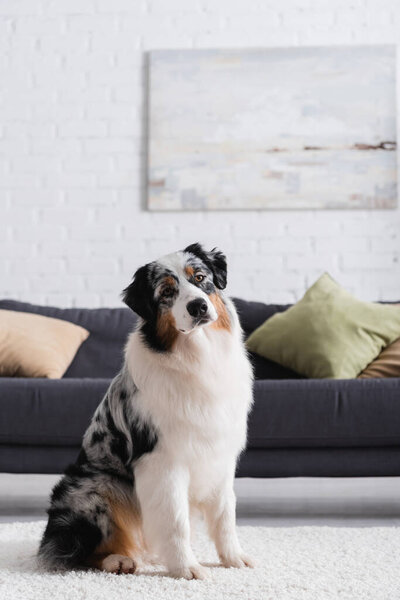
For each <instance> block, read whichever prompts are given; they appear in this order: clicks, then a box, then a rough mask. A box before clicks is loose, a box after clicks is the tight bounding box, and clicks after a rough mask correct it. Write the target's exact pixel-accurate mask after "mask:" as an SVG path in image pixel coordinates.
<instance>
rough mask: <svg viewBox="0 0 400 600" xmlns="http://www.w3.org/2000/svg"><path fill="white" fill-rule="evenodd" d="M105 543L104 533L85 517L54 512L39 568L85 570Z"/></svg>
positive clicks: (43, 543)
mask: <svg viewBox="0 0 400 600" xmlns="http://www.w3.org/2000/svg"><path fill="white" fill-rule="evenodd" d="M101 540H102V533H101V529H100V528H99V527H98V526H97V525H95V524H94V523H92V522H90V521H89V520H88V519H87V518H86V517H85V516H83V515H78V514H76V513H74V512H73V511H71V510H70V509H54V508H51V509H50V510H49V520H48V523H47V527H46V529H45V532H44V534H43V537H42V541H41V543H40V547H39V552H38V559H39V564H40V566H42V567H43V568H46V569H56V568H74V567H78V566H83V565H84V564H85V562H86V560H87V559H88V558H89V557H90V556H91V555H92V554H93V552H94V550H95V549H96V547H97V546H98V545H99V544H100V542H101Z"/></svg>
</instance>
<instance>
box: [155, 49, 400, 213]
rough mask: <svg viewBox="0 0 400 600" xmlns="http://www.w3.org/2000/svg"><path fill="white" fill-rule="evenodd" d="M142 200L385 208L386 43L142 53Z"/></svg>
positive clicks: (393, 201) (195, 206)
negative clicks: (145, 137) (145, 63)
mask: <svg viewBox="0 0 400 600" xmlns="http://www.w3.org/2000/svg"><path fill="white" fill-rule="evenodd" d="M149 63H150V67H149V68H150V73H149V103H150V105H149V154H148V161H149V163H148V207H149V208H150V209H151V210H226V209H241V210H242V209H301V208H307V209H323V208H335V209H346V208H350V209H352V208H364V209H366V208H393V207H395V206H396V205H397V169H396V154H397V153H396V99H395V87H396V86H395V83H396V51H395V47H394V46H337V47H320V48H317V47H315V48H269V49H261V50H165V51H164V50H161V51H154V52H151V53H150V60H149Z"/></svg>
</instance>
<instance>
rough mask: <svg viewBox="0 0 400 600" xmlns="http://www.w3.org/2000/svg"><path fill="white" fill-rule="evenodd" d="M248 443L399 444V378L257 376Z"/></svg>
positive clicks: (257, 445) (263, 445)
mask: <svg viewBox="0 0 400 600" xmlns="http://www.w3.org/2000/svg"><path fill="white" fill-rule="evenodd" d="M248 446H249V447H250V448H312V447H371V446H400V378H392V379H352V380H319V379H303V380H300V381H299V380H297V381H296V380H291V381H276V380H275V381H256V382H255V386H254V406H253V410H252V412H251V414H250V417H249V430H248Z"/></svg>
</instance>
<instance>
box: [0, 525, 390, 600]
mask: <svg viewBox="0 0 400 600" xmlns="http://www.w3.org/2000/svg"><path fill="white" fill-rule="evenodd" d="M43 528H44V522H35V523H9V524H3V525H0V598H2V599H3V598H4V599H5V600H17V599H18V600H97V599H99V600H100V599H101V600H103V599H104V598H107V600H114V599H115V600H116V599H117V598H118V599H119V600H120V599H121V598H123V599H124V600H129V599H130V598H132V600H169V599H171V600H181V599H182V600H183V599H185V600H199V599H202V600H203V599H204V600H205V599H207V600H208V599H210V600H228V599H229V598H238V599H239V598H240V600H322V599H323V600H344V599H345V600H378V599H379V600H395V599H397V598H400V569H399V567H400V528H394V527H379V528H363V529H361V528H360V529H357V528H333V527H294V528H271V529H268V528H267V527H240V528H239V535H240V538H241V541H242V544H243V547H244V548H245V550H246V552H247V553H248V554H249V555H252V556H253V558H255V559H256V561H257V566H256V568H255V569H223V568H221V567H218V566H216V556H215V553H214V551H213V549H212V546H211V544H210V542H209V541H208V540H207V538H206V537H205V535H204V534H202V533H200V534H199V536H198V538H197V539H196V540H195V543H194V546H195V548H196V551H197V554H198V556H199V558H200V560H201V561H202V562H203V563H208V564H210V565H214V566H211V568H210V569H209V571H210V572H209V579H208V580H206V581H184V580H174V579H171V578H169V577H165V576H164V574H163V571H162V570H161V569H160V568H159V569H157V568H156V567H152V568H149V569H148V570H146V571H144V572H142V573H140V574H135V575H111V574H106V573H101V572H99V571H93V570H91V571H70V572H57V573H45V572H41V571H40V570H38V569H37V567H36V563H35V553H36V550H37V547H38V541H39V538H40V535H41V533H42V531H43Z"/></svg>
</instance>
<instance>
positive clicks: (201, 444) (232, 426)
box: [126, 322, 252, 501]
mask: <svg viewBox="0 0 400 600" xmlns="http://www.w3.org/2000/svg"><path fill="white" fill-rule="evenodd" d="M233 325H234V329H233V331H232V332H228V331H225V330H215V329H213V328H204V329H200V330H197V331H195V332H194V333H193V335H190V336H180V338H179V339H178V341H177V344H176V347H175V348H174V351H173V352H172V353H169V354H167V355H166V354H156V353H154V352H153V351H150V350H148V349H147V348H146V346H145V345H144V344H143V342H142V340H141V338H140V334H138V333H133V334H132V336H131V337H130V340H129V342H128V346H127V349H126V358H127V364H128V368H129V371H130V373H131V375H132V378H133V380H134V381H135V384H136V385H137V387H138V389H139V393H138V394H137V402H138V405H139V407H140V411H141V412H142V414H143V416H144V417H146V418H149V419H150V420H151V422H152V423H154V425H155V427H156V429H157V430H158V432H159V442H158V445H157V448H156V450H155V451H153V452H152V453H151V454H150V455H149V456H147V457H144V458H143V459H141V463H144V464H143V467H141V465H139V466H138V467H136V468H139V469H140V468H144V467H145V466H146V468H151V469H154V470H158V469H160V468H161V469H162V468H168V469H169V468H171V466H172V468H174V467H176V466H179V465H181V466H182V467H184V468H185V469H186V471H187V473H189V476H190V483H189V488H190V493H191V494H192V495H193V496H194V499H195V500H199V501H201V500H203V499H204V498H205V497H207V496H208V494H210V493H212V490H213V488H214V487H215V486H216V485H218V484H219V482H220V480H221V479H222V478H223V477H224V476H225V473H226V471H231V470H232V469H234V468H235V463H236V459H237V456H238V454H239V453H240V451H241V450H242V449H243V447H244V445H245V441H246V420H247V413H248V410H249V407H250V404H251V398H252V372H251V367H250V365H249V361H248V358H247V356H246V352H245V350H244V347H243V343H242V340H241V333H240V330H239V327H238V324H237V322H235V323H234V324H233Z"/></svg>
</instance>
